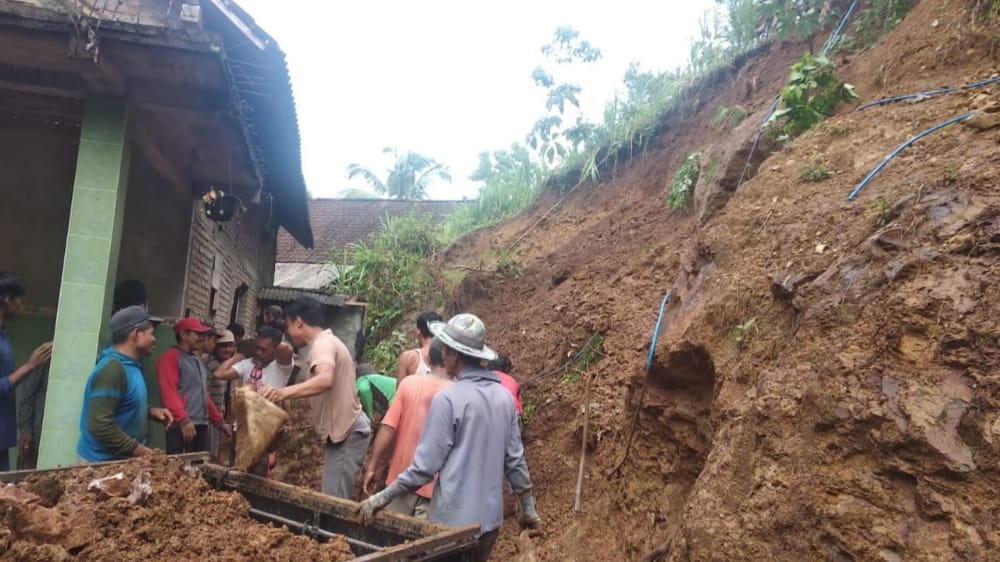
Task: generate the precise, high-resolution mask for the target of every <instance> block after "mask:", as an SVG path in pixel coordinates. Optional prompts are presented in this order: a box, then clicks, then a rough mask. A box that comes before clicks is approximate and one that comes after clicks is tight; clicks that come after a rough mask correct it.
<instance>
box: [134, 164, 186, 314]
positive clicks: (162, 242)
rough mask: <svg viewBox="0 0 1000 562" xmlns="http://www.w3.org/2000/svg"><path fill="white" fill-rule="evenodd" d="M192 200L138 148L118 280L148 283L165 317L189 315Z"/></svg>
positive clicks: (154, 305)
mask: <svg viewBox="0 0 1000 562" xmlns="http://www.w3.org/2000/svg"><path fill="white" fill-rule="evenodd" d="M192 200H193V197H192V196H191V195H190V193H188V192H186V191H182V190H181V189H180V188H176V187H174V186H172V185H171V184H170V182H169V181H168V180H166V179H164V178H163V177H161V176H160V175H159V174H158V173H157V172H156V171H155V170H154V169H153V166H152V165H151V164H150V163H149V162H148V161H147V160H146V158H145V157H144V156H143V155H142V154H141V153H140V152H139V151H138V150H132V163H131V167H130V172H129V186H128V195H127V196H126V198H125V218H124V225H123V227H122V243H121V253H120V255H119V258H118V275H117V280H118V281H123V280H125V279H139V280H141V281H142V282H143V283H145V284H146V291H147V293H148V294H149V310H150V311H151V312H152V313H153V314H156V315H159V316H166V317H179V316H183V311H184V306H183V302H184V282H185V279H186V275H185V271H186V268H187V254H188V252H187V247H188V238H189V235H190V229H191V205H192Z"/></svg>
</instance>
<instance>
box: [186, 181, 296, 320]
mask: <svg viewBox="0 0 1000 562" xmlns="http://www.w3.org/2000/svg"><path fill="white" fill-rule="evenodd" d="M267 215H268V206H267V204H266V203H264V204H261V205H254V204H249V203H248V204H247V211H246V212H242V211H241V212H239V213H237V215H236V217H235V218H233V220H232V221H231V222H228V223H225V224H223V225H222V230H221V231H220V230H219V225H218V224H216V223H214V222H212V221H210V220H209V219H208V217H207V216H205V212H204V211H203V208H202V206H201V202H200V201H198V202H196V203H195V210H194V218H193V220H192V226H191V249H190V251H191V255H190V259H189V265H188V284H187V293H186V297H185V303H186V304H185V306H186V307H187V308H188V309H190V311H191V314H192V315H194V316H198V317H199V318H210V319H212V320H213V321H214V322H215V324H216V325H217V326H219V327H223V326H225V325H227V324H229V317H230V311H231V309H232V304H233V298H234V297H235V294H236V289H237V288H238V287H239V286H240V284H242V283H246V284H247V286H249V290H248V291H247V292H246V294H245V295H244V297H243V299H242V301H241V305H240V307H239V312H238V316H237V321H238V322H239V323H241V324H243V325H244V326H246V327H247V329H248V330H253V329H254V327H255V325H256V318H257V293H258V291H259V290H260V289H261V288H262V287H268V286H270V285H271V284H272V281H273V279H274V255H275V247H276V241H277V235H276V233H275V232H274V231H268V230H267V229H266V228H265V225H266V223H267V220H268V216H267ZM216 259H218V264H219V273H220V274H219V284H218V290H217V291H216V295H215V301H214V308H215V315H214V317H213V316H212V315H211V311H210V310H209V300H210V298H211V290H212V270H213V263H214V261H215V260H216Z"/></svg>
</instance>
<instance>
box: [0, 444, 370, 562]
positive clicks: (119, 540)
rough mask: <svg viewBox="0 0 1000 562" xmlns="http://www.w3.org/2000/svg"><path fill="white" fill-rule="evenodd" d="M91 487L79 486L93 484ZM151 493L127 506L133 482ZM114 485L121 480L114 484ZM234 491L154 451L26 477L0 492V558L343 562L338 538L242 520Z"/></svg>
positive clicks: (244, 513)
mask: <svg viewBox="0 0 1000 562" xmlns="http://www.w3.org/2000/svg"><path fill="white" fill-rule="evenodd" d="M117 473H122V476H123V478H121V479H120V480H119V479H114V478H112V479H111V480H108V481H106V482H105V485H104V486H101V488H102V489H101V490H88V486H90V485H91V483H92V482H93V481H94V480H96V479H100V478H108V477H113V476H115V475H116V474H117ZM137 478H138V479H145V480H146V481H148V482H149V486H150V488H151V493H150V494H149V495H148V497H146V498H144V499H139V500H137V501H134V503H133V502H132V501H130V498H129V497H127V495H128V494H129V493H131V491H132V489H133V488H134V485H133V484H132V483H133V482H134V481H135V480H136V479H137ZM119 483H122V484H119ZM249 509H250V505H249V503H248V502H247V501H246V499H245V498H243V496H241V495H239V494H238V493H235V492H222V491H216V490H213V489H211V488H210V487H209V485H208V483H207V482H206V481H205V480H204V479H203V478H201V476H200V475H199V473H198V471H197V469H191V468H187V469H186V468H185V467H184V465H183V463H182V462H181V461H179V460H177V459H167V458H166V457H165V456H163V455H159V454H158V455H154V456H151V457H147V458H143V459H136V460H132V461H129V462H127V463H122V464H115V465H110V466H100V467H87V468H82V469H78V470H73V471H71V472H68V473H66V475H65V476H60V477H59V478H55V477H51V476H33V477H30V478H29V479H28V480H26V481H24V482H22V483H20V484H17V485H8V486H5V487H3V488H2V489H0V512H2V513H3V520H2V521H0V559H2V560H36V561H64V560H94V561H98V560H100V561H105V560H122V561H131V560H134V561H147V560H178V561H180V560H234V561H235V560H289V561H291V560H327V561H340V560H352V559H353V558H354V556H353V554H351V550H350V547H349V546H348V545H347V542H346V541H345V540H343V539H340V540H331V541H329V542H327V543H318V542H316V541H313V540H312V539H309V538H307V537H302V536H297V535H294V534H292V533H291V532H290V531H289V530H287V529H285V528H279V527H273V526H271V525H265V524H260V523H257V522H255V521H253V520H252V519H250V517H249Z"/></svg>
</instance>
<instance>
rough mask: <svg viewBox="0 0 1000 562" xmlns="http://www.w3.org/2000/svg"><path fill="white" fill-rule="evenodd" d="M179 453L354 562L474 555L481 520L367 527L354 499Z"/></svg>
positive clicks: (443, 561)
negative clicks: (346, 548) (339, 547)
mask: <svg viewBox="0 0 1000 562" xmlns="http://www.w3.org/2000/svg"><path fill="white" fill-rule="evenodd" d="M176 456H177V457H179V458H182V459H183V460H184V462H185V463H186V464H188V465H191V466H195V467H197V468H198V469H199V470H200V471H201V473H202V476H203V477H204V478H205V479H206V480H207V481H208V483H209V484H210V485H211V486H212V487H213V488H215V489H217V490H225V491H233V492H237V493H239V494H241V495H243V497H245V498H246V499H247V500H248V501H249V502H250V506H251V509H250V513H249V515H250V516H251V517H253V518H254V519H256V520H257V521H260V522H262V523H271V524H275V525H282V526H286V527H288V529H289V530H291V531H292V532H294V533H298V534H302V535H306V536H308V537H311V538H313V539H315V540H318V541H325V540H327V539H328V538H330V537H331V536H333V535H341V536H343V537H344V538H345V539H347V542H348V544H350V546H351V550H352V551H353V552H354V554H355V555H356V556H357V558H355V560H356V562H401V561H408V562H417V561H437V562H467V561H470V560H472V559H473V558H472V553H473V550H474V549H475V546H476V540H477V539H476V535H477V534H478V533H479V525H469V526H466V527H459V528H455V527H446V526H443V525H438V524H435V523H429V522H427V521H423V520H420V519H415V518H413V517H406V516H403V515H398V514H395V513H391V512H385V511H383V512H380V513H378V515H377V516H376V518H375V523H374V524H373V525H371V526H366V525H363V524H362V523H361V520H360V519H359V518H358V515H357V509H358V504H357V503H355V502H352V501H348V500H344V499H340V498H334V497H331V496H327V495H325V494H321V493H319V492H315V491H312V490H307V489H305V488H299V487H296V486H291V485H289V484H284V483H282V482H275V481H273V480H265V479H263V478H260V477H258V476H254V475H252V474H248V473H246V472H242V471H239V470H236V469H230V468H226V467H224V466H219V465H215V464H211V463H209V462H207V461H208V455H206V454H204V453H195V454H188V455H176ZM118 462H121V461H118ZM101 464H115V463H114V462H112V463H101ZM90 466H93V465H90ZM81 468H83V467H82V466H69V467H63V468H53V469H46V470H22V471H15V472H0V482H8V483H16V482H18V481H20V480H22V479H24V478H26V477H27V476H30V475H38V474H54V475H58V474H60V473H65V472H68V471H73V470H79V469H81Z"/></svg>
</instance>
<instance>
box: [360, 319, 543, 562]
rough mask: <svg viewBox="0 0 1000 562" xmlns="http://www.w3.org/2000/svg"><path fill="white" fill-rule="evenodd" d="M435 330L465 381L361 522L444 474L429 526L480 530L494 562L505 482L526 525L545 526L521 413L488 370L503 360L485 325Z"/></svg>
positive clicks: (431, 416) (434, 404)
mask: <svg viewBox="0 0 1000 562" xmlns="http://www.w3.org/2000/svg"><path fill="white" fill-rule="evenodd" d="M429 327H430V330H431V332H433V333H434V335H435V336H436V337H437V338H438V339H440V340H441V343H442V344H444V349H443V358H444V364H445V368H446V369H447V370H448V374H450V375H452V376H457V377H458V381H457V382H456V383H455V384H453V385H451V386H450V387H448V388H446V389H444V390H442V391H440V392H439V393H438V394H437V395H436V396H435V397H434V399H433V400H432V401H431V406H430V409H429V410H428V412H427V418H426V420H425V422H424V429H423V432H422V433H421V435H420V443H419V444H418V445H417V452H416V454H415V455H414V457H413V464H411V465H410V467H409V468H407V469H406V470H404V471H403V473H402V474H400V475H399V477H398V478H397V479H396V480H395V481H394V482H393V483H392V484H390V485H389V486H388V487H387V488H386V489H385V490H382V491H381V492H379V493H377V494H375V495H374V496H372V497H370V498H368V499H367V500H365V501H364V502H363V503H362V504H361V507H360V513H361V519H362V521H364V522H366V523H370V522H371V521H372V520H373V519H374V514H375V511H377V510H379V509H382V508H383V507H385V506H386V505H388V504H389V502H391V501H392V499H393V498H395V497H396V496H399V495H402V494H406V493H412V492H415V491H416V490H417V489H419V488H420V487H421V486H423V485H424V484H426V483H428V482H430V481H431V480H433V479H434V474H435V473H438V474H439V475H438V480H437V484H436V485H435V487H434V496H433V498H432V499H431V505H430V517H429V519H430V520H431V521H434V522H436V523H442V524H445V525H451V526H456V527H457V526H462V525H469V524H473V523H478V524H479V526H480V539H479V547H478V550H477V553H476V559H477V560H487V559H489V555H490V552H491V551H492V550H493V545H494V543H495V542H496V539H497V534H498V532H499V529H500V525H501V523H502V522H503V480H504V476H506V477H507V480H508V481H509V482H510V485H511V487H512V488H513V489H514V491H515V492H516V493H517V495H518V497H519V498H520V501H521V516H520V523H521V525H522V526H524V527H537V526H538V525H540V524H541V518H540V517H539V516H538V512H537V511H535V500H534V497H533V496H532V494H531V476H529V474H528V465H527V463H526V462H525V460H524V447H523V446H522V444H521V430H520V428H519V426H518V415H517V410H516V408H515V407H514V398H513V397H512V396H511V394H510V392H508V391H507V390H506V389H505V388H504V387H503V386H501V385H500V379H499V378H498V377H497V375H496V374H495V373H494V372H492V371H490V370H488V369H485V368H484V367H483V366H482V362H483V360H487V361H489V360H492V359H495V358H496V353H495V352H494V351H493V350H492V349H490V348H489V347H486V328H485V326H484V325H483V322H482V321H481V320H480V319H479V318H477V317H476V316H473V315H471V314H459V315H457V316H455V317H453V318H452V319H451V320H449V321H448V323H447V324H444V323H442V322H434V323H431V324H430V326H429Z"/></svg>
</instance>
